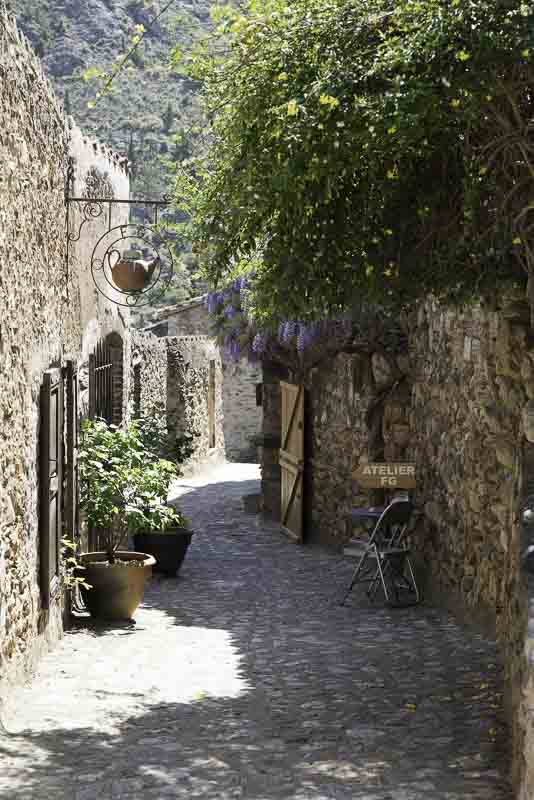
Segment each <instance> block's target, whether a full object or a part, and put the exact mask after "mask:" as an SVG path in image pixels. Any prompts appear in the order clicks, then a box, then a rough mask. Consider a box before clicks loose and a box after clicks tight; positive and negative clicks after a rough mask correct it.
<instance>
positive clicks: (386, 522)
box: [341, 499, 420, 606]
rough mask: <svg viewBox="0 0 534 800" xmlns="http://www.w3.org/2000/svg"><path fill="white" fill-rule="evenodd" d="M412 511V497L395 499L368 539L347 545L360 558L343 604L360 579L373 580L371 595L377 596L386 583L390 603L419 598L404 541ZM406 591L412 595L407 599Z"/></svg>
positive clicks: (349, 551)
mask: <svg viewBox="0 0 534 800" xmlns="http://www.w3.org/2000/svg"><path fill="white" fill-rule="evenodd" d="M412 511H413V505H412V503H411V502H410V501H409V500H402V499H395V500H393V501H392V502H391V503H390V504H389V505H388V506H387V508H385V509H384V511H383V513H382V515H381V516H380V518H379V520H378V521H377V523H376V525H375V527H374V529H373V531H372V533H371V535H370V537H369V538H368V539H367V541H365V540H362V541H361V542H355V543H353V544H352V543H351V546H350V547H348V548H345V553H347V554H348V555H355V556H357V557H358V558H359V561H358V564H357V566H356V569H355V570H354V573H353V575H352V580H351V582H350V585H349V587H348V588H347V590H346V592H345V594H344V596H343V599H342V600H341V605H343V604H344V603H345V600H346V599H347V597H348V596H349V594H350V593H351V591H352V589H353V587H354V586H355V584H357V583H369V588H368V590H367V596H368V597H369V599H373V598H374V596H375V595H376V592H377V591H378V589H379V587H380V586H382V589H383V591H384V596H385V598H386V602H387V603H388V605H394V606H406V605H413V604H414V603H418V602H419V600H420V595H419V589H418V588H417V583H416V581H415V576H414V572H413V568H412V563H411V561H410V550H409V549H408V548H407V547H406V545H405V544H404V543H403V540H404V537H405V534H406V531H407V528H408V523H409V521H410V517H411V514H412ZM404 595H406V596H407V597H408V598H410V599H409V600H408V601H406V600H405V601H403V600H402V597H403V596H404ZM394 597H395V600H394V599H393V598H394Z"/></svg>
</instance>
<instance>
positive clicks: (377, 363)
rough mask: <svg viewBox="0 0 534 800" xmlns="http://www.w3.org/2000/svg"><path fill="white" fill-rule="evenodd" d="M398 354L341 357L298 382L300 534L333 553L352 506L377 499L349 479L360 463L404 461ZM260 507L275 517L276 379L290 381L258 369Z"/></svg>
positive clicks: (404, 399)
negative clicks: (301, 411)
mask: <svg viewBox="0 0 534 800" xmlns="http://www.w3.org/2000/svg"><path fill="white" fill-rule="evenodd" d="M404 369H405V364H404V362H403V359H402V357H399V358H396V357H394V356H391V357H389V359H386V358H385V357H384V356H382V355H379V354H376V353H369V354H367V355H354V354H351V355H349V354H345V353H340V354H338V355H337V356H335V357H333V358H330V359H328V360H325V361H324V362H323V363H322V364H321V366H320V367H317V368H315V369H313V370H312V371H311V372H310V373H309V374H308V375H307V377H306V381H305V389H306V394H305V432H304V436H305V447H304V450H305V469H304V515H305V537H306V539H307V540H310V539H315V540H317V541H319V542H321V543H322V544H325V545H328V546H332V547H335V548H336V549H340V548H341V547H342V546H343V544H344V543H345V542H346V541H347V539H348V538H350V537H351V535H352V532H351V530H350V528H348V527H347V522H346V518H347V514H348V512H349V511H350V509H351V508H353V507H356V506H363V505H369V503H370V502H374V503H376V502H381V501H383V500H384V495H383V493H382V494H381V493H379V492H372V493H370V492H365V491H362V490H360V487H359V486H358V485H357V484H356V483H355V481H354V480H353V472H354V471H355V470H356V468H357V467H358V466H359V464H360V463H366V462H368V461H375V460H377V461H381V460H384V458H386V459H388V460H401V459H403V458H404V457H405V439H406V430H407V413H408V410H409V386H408V384H407V382H406V379H405V376H404V372H403V370H404ZM263 374H264V383H263V412H264V416H263V438H264V446H263V448H262V456H261V466H262V506H263V511H264V513H265V514H266V515H268V516H269V517H272V518H275V519H278V518H279V516H280V467H279V465H278V459H279V448H280V432H281V418H280V414H281V398H280V380H287V381H289V382H290V383H291V382H295V380H294V379H293V378H292V377H291V376H290V375H288V373H285V374H282V373H281V372H280V370H276V369H274V368H273V367H272V365H271V366H269V365H265V364H264V367H263Z"/></svg>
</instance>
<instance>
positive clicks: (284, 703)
mask: <svg viewBox="0 0 534 800" xmlns="http://www.w3.org/2000/svg"><path fill="white" fill-rule="evenodd" d="M258 476H259V472H258V468H257V467H256V466H250V465H235V464H234V465H232V464H230V465H224V466H222V467H220V468H218V469H217V470H215V471H212V472H211V473H210V474H206V475H204V476H200V477H197V478H195V479H191V480H180V481H179V482H178V485H177V486H175V487H174V496H175V497H180V498H181V502H182V505H183V507H184V509H185V511H186V513H187V514H188V515H189V516H190V517H191V518H192V520H193V525H194V528H195V530H196V535H195V537H194V541H193V544H192V546H191V548H190V550H189V552H188V555H187V557H186V560H185V562H184V564H183V567H182V569H181V572H180V573H179V576H178V579H176V580H173V579H160V578H157V577H156V578H153V579H152V582H151V585H150V588H149V590H148V591H147V594H146V596H145V603H144V605H143V606H142V607H141V608H140V610H139V611H138V613H137V617H136V621H135V624H133V623H127V624H124V625H121V626H111V625H109V626H105V625H94V624H93V623H92V622H91V621H90V620H87V619H84V618H82V619H79V620H78V621H77V622H76V625H75V627H74V628H73V629H71V630H70V631H69V632H67V634H66V635H65V637H64V639H63V640H62V642H61V643H60V645H59V646H58V647H57V648H56V649H55V650H54V652H53V653H52V654H51V655H49V656H48V657H46V658H45V659H44V660H43V661H42V662H41V665H40V670H39V673H38V675H37V676H36V679H35V680H34V681H33V683H32V684H31V685H30V686H28V687H26V688H23V689H21V690H19V691H18V693H16V694H15V699H14V703H13V705H12V707H11V708H10V709H9V710H8V714H7V716H6V719H5V723H6V727H7V729H8V732H7V733H4V734H3V735H2V737H1V741H0V763H1V769H0V797H2V798H5V799H6V800H23V799H24V800H25V799H26V798H28V799H29V798H43V799H44V798H51V799H53V800H63V799H65V800H66V799H67V798H69V800H110V798H113V799H115V798H117V799H118V798H121V799H122V800H160V799H161V800H164V798H205V799H206V800H230V799H232V800H233V798H242V799H243V800H423V799H424V800H460V798H462V800H463V799H464V798H465V800H467V799H468V798H469V800H509V797H510V796H511V795H510V790H509V789H508V788H507V785H506V782H505V780H504V778H503V776H504V775H505V774H506V771H507V764H508V755H507V753H506V740H507V733H506V729H505V728H504V726H503V725H502V723H501V719H500V717H501V711H500V691H499V690H500V671H499V669H498V665H497V663H496V656H495V648H494V645H493V644H492V643H489V642H487V641H485V640H484V639H483V638H481V637H479V636H477V635H476V634H474V633H473V632H472V631H468V630H466V629H463V628H460V627H459V626H458V625H457V624H456V623H455V622H454V620H453V619H452V618H451V617H450V616H448V615H447V614H445V613H442V612H439V611H438V610H435V609H430V608H425V607H424V606H421V607H416V608H410V609H405V610H398V609H397V610H388V609H385V608H383V607H382V605H381V603H380V601H379V602H377V603H376V605H375V606H370V605H369V604H368V602H367V600H366V599H365V596H364V595H363V596H362V592H361V591H355V592H353V594H352V596H351V598H350V600H349V602H348V604H347V606H346V607H339V605H338V602H337V599H338V597H339V593H340V590H341V588H342V587H343V586H344V585H345V584H346V582H347V580H348V579H349V576H350V574H351V570H352V562H349V561H347V560H345V559H343V558H341V557H340V556H337V555H333V554H331V553H327V552H323V551H320V550H318V549H311V548H299V547H297V546H295V545H294V544H292V543H290V542H289V541H288V540H286V539H285V537H284V536H283V535H282V534H281V533H280V532H279V529H278V528H277V527H276V526H274V525H269V524H266V523H265V522H263V521H262V520H261V517H259V516H252V515H247V514H245V513H244V512H243V510H242V508H243V504H242V496H243V495H244V494H247V493H250V492H253V491H255V490H256V489H257V481H258Z"/></svg>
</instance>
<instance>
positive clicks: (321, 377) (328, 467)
mask: <svg viewBox="0 0 534 800" xmlns="http://www.w3.org/2000/svg"><path fill="white" fill-rule="evenodd" d="M308 387H309V388H308V392H307V396H308V407H307V409H306V418H307V419H306V426H307V431H308V435H307V448H306V450H307V454H306V470H307V481H306V493H305V502H306V508H307V525H306V528H307V530H306V534H307V537H310V536H312V537H313V538H317V539H319V540H320V541H322V542H323V543H325V544H334V543H336V542H340V541H343V540H344V538H345V535H346V523H345V518H346V514H347V513H348V511H349V510H350V509H351V508H352V507H353V506H356V505H358V504H361V505H363V504H364V503H365V500H366V497H365V496H364V497H362V496H360V495H359V494H358V493H357V491H356V490H355V487H354V482H353V479H352V473H353V471H354V469H355V468H356V466H357V464H358V463H359V461H360V459H361V458H362V457H367V456H368V446H369V442H368V429H367V424H366V413H367V410H368V407H369V403H370V401H371V397H372V391H373V379H372V374H371V365H370V361H369V359H367V358H358V357H357V356H352V355H343V354H340V355H338V356H337V357H336V358H334V359H333V360H332V361H330V362H329V364H327V365H326V366H324V367H322V368H321V369H316V370H314V371H313V372H312V373H311V375H310V378H309V381H308Z"/></svg>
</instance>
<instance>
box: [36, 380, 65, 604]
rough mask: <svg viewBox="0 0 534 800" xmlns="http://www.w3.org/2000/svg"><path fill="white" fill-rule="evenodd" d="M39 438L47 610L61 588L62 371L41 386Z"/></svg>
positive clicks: (43, 590) (42, 564)
mask: <svg viewBox="0 0 534 800" xmlns="http://www.w3.org/2000/svg"><path fill="white" fill-rule="evenodd" d="M40 416H41V419H40V424H41V427H40V438H39V451H40V452H39V480H40V511H41V514H40V531H39V532H40V537H39V538H40V554H39V560H40V578H41V599H42V605H43V608H49V607H50V600H51V598H52V597H54V595H55V594H56V593H57V592H58V590H59V586H60V577H59V562H60V557H61V536H62V506H63V416H64V405H63V376H62V374H61V369H59V368H56V369H49V370H47V371H46V372H45V374H44V377H43V384H42V387H41V415H40Z"/></svg>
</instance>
